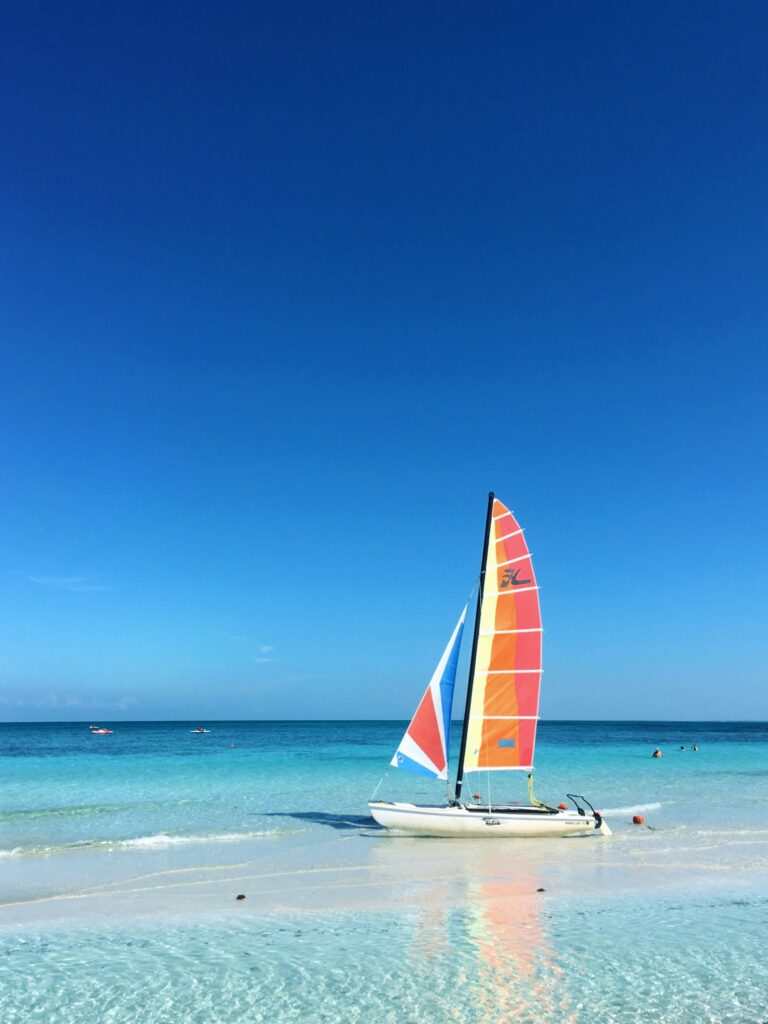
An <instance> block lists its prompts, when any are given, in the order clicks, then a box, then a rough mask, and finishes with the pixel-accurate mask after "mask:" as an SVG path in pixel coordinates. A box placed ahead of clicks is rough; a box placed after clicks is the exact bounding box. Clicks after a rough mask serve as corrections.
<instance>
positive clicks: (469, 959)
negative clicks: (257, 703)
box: [0, 722, 768, 1024]
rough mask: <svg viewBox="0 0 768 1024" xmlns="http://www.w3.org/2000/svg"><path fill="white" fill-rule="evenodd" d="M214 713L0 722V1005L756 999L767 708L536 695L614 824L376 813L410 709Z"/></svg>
mask: <svg viewBox="0 0 768 1024" xmlns="http://www.w3.org/2000/svg"><path fill="white" fill-rule="evenodd" d="M89 724H98V725H105V726H109V727H110V728H112V729H113V730H114V732H113V734H112V735H106V736H96V735H91V733H90V730H89V729H88V725H89ZM200 724H202V725H204V726H205V727H206V728H207V729H209V730H210V732H207V733H205V734H196V733H193V732H192V731H191V730H193V729H194V728H195V727H196V726H197V725H198V723H197V722H192V723H189V722H157V723H113V724H110V723H108V722H98V723H96V722H94V723H87V722H86V723H76V724H71V723H69V724H47V725H0V1021H3V1022H4V1024H5V1022H9V1024H10V1022H16V1021H18V1022H21V1021H30V1020H44V1021H50V1022H62V1024H63V1022H68V1024H69V1022H73V1024H74V1022H86V1021H88V1022H91V1021H114V1022H122V1021H126V1022H127V1021H141V1022H145V1021H146V1022H150V1021H168V1022H176V1021H179V1022H187V1021H200V1022H206V1024H209V1022H210V1024H212V1022H219V1021H221V1022H234V1021H262V1020H263V1021H277V1022H280V1021H294V1020H296V1021H298V1020H302V1021H312V1020H318V1021H351V1020H361V1021H371V1022H378V1021H398V1022H400V1021H420V1022H425V1024H431V1022H442V1021H445V1020H455V1021H461V1022H462V1024H464V1022H467V1024H469V1022H474V1021H477V1022H480V1021H487V1020H489V1019H499V1020H509V1021H537V1022H544V1024H548V1022H557V1024H560V1022H564V1021H573V1022H578V1021H585V1022H586V1021H589V1022H590V1024H593V1022H595V1021H597V1022H614V1021H616V1022H624V1021H626V1022H635V1021H637V1022H641V1021H642V1022H644V1024H645V1022H649V1021H658V1022H667V1021H669V1022H676V1021H681V1022H682V1021H686V1022H692V1021H693V1022H702V1021H712V1022H714V1021H717V1022H718V1024H719V1022H724V1021H733V1022H739V1024H747V1022H755V1024H757V1022H758V1021H765V1020H768V1015H766V1012H765V1010H764V1006H765V1005H766V1004H768V968H766V966H765V964H764V956H763V954H762V952H761V945H762V946H764V942H765V936H766V935H768V881H767V879H768V821H766V815H767V814H768V725H766V724H764V723H691V722H685V723H658V722H656V723H653V722H632V723H621V722H579V723H566V722H544V723H542V724H541V726H540V730H539V741H538V746H537V753H536V765H537V770H536V788H537V795H539V797H540V798H542V799H544V800H546V801H548V802H551V803H558V802H560V801H561V800H563V799H565V796H566V793H569V792H570V793H583V794H584V795H585V796H586V797H587V798H588V799H590V800H591V801H592V803H593V804H594V806H595V807H597V808H598V809H599V810H601V811H603V813H604V814H605V815H606V819H607V821H608V822H609V823H610V825H611V827H612V828H613V831H614V836H613V837H612V838H610V839H600V838H599V837H592V836H590V837H587V838H585V839H577V838H571V839H565V840H543V841H542V840H487V841H483V840H474V841H472V840H418V839H413V838H400V839H398V838H396V837H395V838H393V837H392V835H391V834H389V833H386V832H383V831H379V830H377V829H376V828H375V827H374V826H373V823H372V821H371V820H370V818H369V817H368V814H367V800H368V798H369V797H370V795H371V793H372V792H373V790H374V789H375V788H376V786H377V785H379V784H381V788H380V789H379V796H383V797H385V798H389V799H398V798H404V799H415V800H417V801H434V800H439V799H441V798H442V796H443V795H444V793H445V785H444V784H440V783H436V782H430V781H428V780H425V779H422V778H419V777H417V776H410V775H402V774H400V773H399V772H398V771H397V770H394V769H390V770H388V771H387V770H386V769H387V765H388V762H389V760H390V758H391V756H392V753H393V750H394V748H395V747H396V745H397V742H398V740H399V739H400V736H401V735H402V732H403V729H404V728H405V724H406V723H404V722H403V723H398V722H204V723H200ZM693 745H696V746H697V747H698V750H697V751H693V750H692V749H691V747H692V746H693ZM456 746H457V744H455V745H454V749H455V747H456ZM657 746H658V747H661V748H662V750H663V752H664V758H663V759H662V760H652V759H651V757H650V755H651V752H652V751H653V749H654V748H655V747H657ZM681 747H682V748H684V749H680V748H681ZM382 777H383V778H382ZM487 784H488V783H487V778H486V777H483V776H479V775H478V776H472V777H470V782H469V786H468V792H478V793H481V794H482V795H483V796H484V797H486V796H487V795H488V790H487ZM491 785H492V786H493V790H492V792H491V798H492V799H494V800H496V799H512V800H514V799H520V800H525V796H526V790H525V776H524V775H522V774H520V775H518V774H516V773H513V774H511V775H510V777H509V779H507V780H504V781H502V779H501V777H500V776H499V775H498V774H493V775H491ZM633 814H642V815H643V817H644V818H645V823H644V824H643V825H642V826H635V825H633V824H632V823H631V818H632V816H633ZM540 889H543V890H544V892H539V891H538V890H540ZM237 894H243V895H245V896H246V900H244V901H235V895H237Z"/></svg>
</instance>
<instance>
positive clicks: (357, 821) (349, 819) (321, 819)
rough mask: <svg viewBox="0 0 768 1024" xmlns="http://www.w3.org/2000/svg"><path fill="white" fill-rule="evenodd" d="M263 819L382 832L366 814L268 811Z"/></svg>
mask: <svg viewBox="0 0 768 1024" xmlns="http://www.w3.org/2000/svg"><path fill="white" fill-rule="evenodd" d="M264 817H265V818H293V819H294V821H308V822H311V823H312V824H313V825H327V826H328V828H335V829H337V830H339V831H342V832H344V831H350V830H358V829H361V828H364V829H372V830H376V831H379V830H380V831H382V832H383V831H384V830H383V829H382V828H381V826H380V825H378V824H377V823H376V822H375V821H374V820H373V818H372V817H371V816H370V815H368V814H329V813H328V812H327V811H269V812H267V813H266V814H265V815H264Z"/></svg>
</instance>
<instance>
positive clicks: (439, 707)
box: [390, 606, 467, 779]
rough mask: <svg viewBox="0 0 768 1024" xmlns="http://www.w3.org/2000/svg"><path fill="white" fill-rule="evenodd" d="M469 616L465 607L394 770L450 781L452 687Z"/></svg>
mask: <svg viewBox="0 0 768 1024" xmlns="http://www.w3.org/2000/svg"><path fill="white" fill-rule="evenodd" d="M466 614H467V609H466V606H465V607H464V610H463V611H462V613H461V615H460V616H459V621H458V622H457V623H456V628H455V629H454V631H453V634H452V635H451V639H450V640H449V641H448V646H447V647H446V648H445V650H444V651H443V656H442V658H441V659H440V661H439V662H438V664H437V668H436V669H435V672H434V675H433V676H432V678H431V679H430V681H429V686H428V687H427V689H426V692H425V694H424V696H423V697H422V698H421V703H420V704H419V706H418V708H417V709H416V714H415V715H414V716H413V718H412V719H411V724H410V725H409V726H408V728H407V729H406V730H405V736H403V738H402V740H401V741H400V746H399V747H398V748H397V750H396V752H395V756H394V757H393V758H392V761H391V762H390V763H391V765H392V766H393V767H394V768H405V769H406V770H407V771H409V772H416V773H417V774H418V775H428V776H430V778H434V779H447V778H448V743H449V740H450V734H451V707H452V706H453V688H454V686H455V684H456V666H457V664H458V661H459V648H460V647H461V634H462V632H463V631H464V618H465V616H466Z"/></svg>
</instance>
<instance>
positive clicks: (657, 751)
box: [651, 747, 664, 757]
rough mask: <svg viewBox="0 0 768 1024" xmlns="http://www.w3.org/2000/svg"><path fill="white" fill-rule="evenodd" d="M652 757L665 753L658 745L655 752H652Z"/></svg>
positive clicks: (661, 755)
mask: <svg viewBox="0 0 768 1024" xmlns="http://www.w3.org/2000/svg"><path fill="white" fill-rule="evenodd" d="M651 757H664V755H663V754H662V752H661V751H660V750H659V748H658V747H656V749H655V750H654V752H653V753H652V754H651Z"/></svg>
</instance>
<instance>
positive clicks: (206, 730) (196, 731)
mask: <svg viewBox="0 0 768 1024" xmlns="http://www.w3.org/2000/svg"><path fill="white" fill-rule="evenodd" d="M189 731H190V732H191V733H192V734H193V735H194V734H197V735H198V736H200V735H201V734H202V733H206V732H210V731H211V730H210V729H204V728H203V727H202V725H198V727H197V728H196V729H190V730H189Z"/></svg>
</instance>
